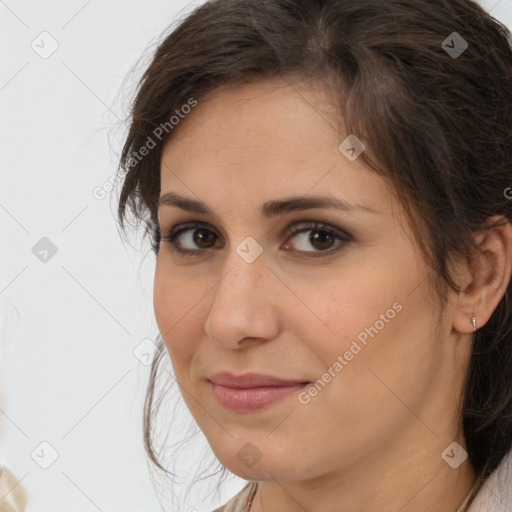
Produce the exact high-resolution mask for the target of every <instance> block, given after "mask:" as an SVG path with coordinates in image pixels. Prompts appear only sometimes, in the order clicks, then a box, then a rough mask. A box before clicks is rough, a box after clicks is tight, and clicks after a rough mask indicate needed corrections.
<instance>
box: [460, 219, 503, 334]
mask: <svg viewBox="0 0 512 512" xmlns="http://www.w3.org/2000/svg"><path fill="white" fill-rule="evenodd" d="M499 220H503V221H504V222H505V224H504V225H502V226H498V227H494V228H491V229H490V230H487V231H482V232H478V233H477V234H476V235H475V241H476V242H477V243H478V245H479V249H478V251H477V253H476V254H475V255H474V256H473V258H472V259H471V262H470V263H467V261H466V266H465V269H463V271H462V274H460V278H459V279H460V281H459V282H460V287H461V288H462V293H460V294H459V295H458V297H457V298H456V300H455V308H454V313H453V327H454V329H455V330H457V331H459V332H461V333H472V332H473V331H474V329H473V323H472V318H473V315H474V316H475V319H476V328H477V329H479V328H480V327H482V326H484V325H485V324H486V323H487V321H488V320H489V318H490V317H491V315H492V313H493V312H494V310H495V309H496V307H497V306H498V304H499V302H500V300H501V299H502V297H503V295H504V294H505V292H506V290H507V287H508V284H509V282H510V276H511V274H512V225H511V224H510V222H508V221H507V219H506V218H505V217H503V216H496V217H492V218H490V219H489V223H494V222H496V221H499Z"/></svg>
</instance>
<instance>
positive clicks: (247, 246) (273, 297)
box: [154, 79, 467, 481]
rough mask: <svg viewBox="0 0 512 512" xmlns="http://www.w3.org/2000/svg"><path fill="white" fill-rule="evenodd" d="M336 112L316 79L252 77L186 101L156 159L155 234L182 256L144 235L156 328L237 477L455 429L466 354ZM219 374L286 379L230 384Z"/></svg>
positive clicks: (383, 452)
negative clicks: (150, 251) (151, 266)
mask: <svg viewBox="0 0 512 512" xmlns="http://www.w3.org/2000/svg"><path fill="white" fill-rule="evenodd" d="M338 124H339V123H337V122H336V109H335V108H334V105H333V104H332V103H331V102H330V101H329V98H328V96H327V95H326V94H325V93H324V91H323V89H322V88H321V87H320V86H319V84H318V83H313V82H310V83H309V84H307V83H294V84H293V86H290V85H289V84H288V83H287V82H285V81H283V80H280V79H275V80H266V81H261V82H258V83H255V84H250V85H244V86H237V87H231V88H226V89H224V90H223V91H221V92H217V93H216V94H214V95H211V96H210V97H209V98H208V99H207V100H203V101H200V102H199V103H198V105H197V106H196V107H195V108H194V109H193V110H192V112H191V113H190V114H188V116H187V117H186V118H185V119H184V120H182V121H181V124H180V126H179V131H177V132H176V134H175V135H174V136H173V138H172V139H171V140H170V141H169V142H168V143H167V145H166V147H165V148H164V152H163V155H162V167H161V199H162V201H161V205H160V207H159V212H158V215H159V222H160V227H161V231H162V236H165V235H168V234H169V233H170V232H171V230H172V229H173V228H175V227H177V226H181V229H183V231H181V233H180V234H179V235H178V236H177V237H176V238H175V240H174V241H175V243H176V244H177V245H178V247H179V248H182V249H186V250H189V251H191V252H190V253H188V254H181V253H178V252H176V251H175V249H174V246H173V245H172V244H171V243H170V242H169V241H162V243H161V245H160V251H159V254H158V259H157V265H156V274H155V287H154V307H155V314H156V319H157V322H158V327H159V330H160V333H161V334H162V336H163V339H164V341H165V344H166V346H167V349H168V351H169V354H170V357H171V360H172V364H173V367H174V371H175V375H176V379H177V381H178V382H179V385H180V388H181V391H182V393H183V397H184V399H185V401H186V403H187V406H188V407H189V409H190V411H191V413H192V415H193V416H194V418H195V420H196V421H197V423H198V425H199V427H200V428H201V430H202V431H203V432H204V434H205V436H206V437H207V439H208V441H209V443H210V444H211V446H212V448H213V450H214V452H215V454H216V455H217V457H218V458H219V460H220V461H221V462H222V463H223V464H224V465H225V466H226V467H227V468H228V469H230V470H231V471H232V472H234V473H236V474H237V475H239V476H241V477H242V478H245V479H247V480H270V479H277V480H282V481H291V480H306V479H315V478H319V477H322V476H326V475H334V474H337V473H339V474H347V472H350V471H352V472H354V473H357V472H360V471H362V470H365V471H370V470H371V468H372V467H381V466H379V461H386V463H388V464H389V463H390V461H393V464H394V465H395V467H396V466H399V465H400V464H403V466H404V468H405V467H406V465H407V461H408V454H411V453H416V454H417V453H418V450H420V451H424V452H425V453H427V452H428V453H430V452H433V453H436V454H438V455H439V457H437V458H438V459H439V460H438V461H437V460H436V464H437V463H438V462H439V463H440V464H443V462H442V460H441V457H440V454H441V452H442V450H443V449H444V448H445V447H446V446H448V445H449V444H450V443H451V442H452V441H454V440H455V436H456V429H454V425H456V421H457V419H456V414H455V411H456V408H457V404H458V401H457V400H458V393H459V391H460V385H461V381H462V378H461V373H460V372H459V371H454V369H457V368H458V367H459V366H458V365H459V362H460V366H461V367H462V365H463V362H464V358H465V357H467V353H466V352H462V353H458V352H457V351H460V350H463V349H461V348H457V347H460V345H461V344H456V343H454V342H453V338H454V337H455V334H454V331H453V329H452V323H451V321H450V311H451V306H450V302H449V303H448V306H447V309H446V313H445V315H444V316H443V319H442V321H441V324H440V325H439V326H437V325H436V322H437V320H438V311H439V310H438V305H437V304H436V303H435V302H434V301H433V299H432V295H431V294H430V293H429V288H428V280H429V278H430V277H431V276H432V273H431V271H430V269H429V267H427V265H426V264H425V263H424V261H423V259H422V257H421V254H420V251H419V249H418V248H417V245H416V243H415V242H414V241H413V240H414V239H413V236H412V233H411V230H410V228H409V227H408V225H407V223H406V222H405V220H404V217H403V215H402V213H403V210H402V208H401V207H400V206H399V204H398V202H397V201H396V200H395V198H394V197H393V195H392V194H391V193H390V191H389V190H388V188H387V186H386V184H385V182H384V181H383V179H382V178H381V177H379V176H378V175H377V174H375V173H373V172H371V171H370V170H368V169H367V168H365V167H364V166H363V164H362V162H361V159H360V158H355V159H354V157H355V156H357V151H356V152H354V151H351V150H350V143H349V142H347V143H346V144H347V146H343V148H344V152H342V151H341V150H340V149H339V145H340V143H341V142H342V141H343V140H344V139H345V138H346V137H347V136H348V135H349V134H348V133H343V132H342V130H341V129H339V127H338ZM356 135H357V134H356ZM368 149H370V148H367V150H368ZM356 150H357V148H356ZM349 157H350V158H349ZM171 193H172V194H176V195H179V196H182V197H183V198H186V200H187V201H189V202H187V203H185V202H181V206H182V207H179V206H176V204H175V203H176V202H175V201H173V200H172V197H171V196H170V195H168V194H171ZM174 197H175V196H174ZM316 201H318V203H317V204H316V206H315V205H314V204H313V203H314V202H316ZM324 201H325V202H327V201H330V202H331V203H334V202H338V203H339V204H341V203H342V202H343V203H344V204H346V205H347V206H346V208H344V207H343V208H342V207H339V208H335V207H333V206H329V205H328V204H327V205H320V202H324ZM191 202H194V204H196V202H198V203H201V205H202V206H201V209H202V210H203V211H199V210H201V209H197V208H196V210H198V211H192V209H191V208H189V207H190V206H191V204H192V203H191ZM187 205H188V207H187ZM196 206H197V204H196ZM313 206H315V207H313ZM206 209H209V210H210V211H211V213H208V212H207V211H206ZM185 223H187V224H188V223H193V224H196V225H197V226H195V227H190V225H187V226H185ZM315 223H319V224H320V226H317V227H316V228H315ZM185 228H186V229H185ZM294 230H295V231H296V232H295V233H293V231H294ZM436 327H438V330H436ZM464 350H466V349H464ZM219 372H228V373H230V374H232V375H233V376H235V377H239V376H245V375H247V374H264V375H265V376H267V377H268V376H271V377H274V378H276V379H282V380H285V381H290V382H291V383H295V384H290V385H288V386H279V387H278V386H276V385H275V383H274V385H270V384H272V382H267V381H265V379H263V380H262V381H257V380H253V381H251V382H248V381H239V382H238V386H239V389H238V390H237V389H234V388H233V387H232V386H236V384H231V385H230V386H221V385H219V384H215V385H214V384H212V382H211V379H214V380H216V378H215V377H214V376H215V374H218V373H219ZM217 380H218V379H217ZM304 383H309V384H304ZM228 384H229V383H228ZM264 384H267V386H264ZM281 384H282V383H281ZM250 386H253V387H252V390H250V389H245V390H244V389H241V388H248V387H250ZM254 386H256V387H254ZM447 390H450V391H451V392H450V393H447ZM397 453H402V454H404V458H403V459H401V458H396V457H395V454H397ZM394 457H395V458H394Z"/></svg>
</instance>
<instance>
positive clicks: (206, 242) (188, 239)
mask: <svg viewBox="0 0 512 512" xmlns="http://www.w3.org/2000/svg"><path fill="white" fill-rule="evenodd" d="M161 240H162V241H164V242H167V243H169V244H171V245H172V247H173V249H174V251H175V252H176V253H178V254H190V255H192V254H195V255H198V254H199V253H201V252H204V251H205V250H208V249H211V248H212V247H214V245H215V242H216V241H217V240H220V239H219V237H218V236H217V234H216V233H215V232H214V231H212V230H211V229H208V228H206V227H205V226H204V225H202V224H194V223H192V224H181V225H180V226H179V227H178V228H177V229H172V230H171V232H170V233H169V234H167V235H163V236H161ZM187 246H188V247H187ZM194 247H195V248H194ZM220 247H223V245H221V246H220Z"/></svg>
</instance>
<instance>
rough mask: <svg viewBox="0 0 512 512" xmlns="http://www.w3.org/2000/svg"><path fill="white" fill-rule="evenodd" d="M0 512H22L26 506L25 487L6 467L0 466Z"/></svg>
mask: <svg viewBox="0 0 512 512" xmlns="http://www.w3.org/2000/svg"><path fill="white" fill-rule="evenodd" d="M22 480H23V478H22ZM0 496H3V498H2V499H1V503H0V511H5V512H23V511H24V510H25V507H26V506H27V501H28V496H27V492H26V490H25V487H23V485H22V484H21V480H18V478H16V476H15V475H14V474H13V473H12V472H11V471H10V470H9V469H7V468H6V467H1V466H0Z"/></svg>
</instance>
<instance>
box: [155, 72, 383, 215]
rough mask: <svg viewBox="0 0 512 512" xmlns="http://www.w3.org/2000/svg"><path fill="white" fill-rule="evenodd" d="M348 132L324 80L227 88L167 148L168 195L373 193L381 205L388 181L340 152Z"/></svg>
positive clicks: (356, 198) (355, 197) (359, 196)
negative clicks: (384, 181) (321, 81)
mask: <svg viewBox="0 0 512 512" xmlns="http://www.w3.org/2000/svg"><path fill="white" fill-rule="evenodd" d="M347 135H348V134H347V133H346V132H344V128H343V124H342V119H341V117H340V115H339V112H338V108H337V106H336V104H335V103H334V102H333V100H332V98H331V97H330V96H329V94H328V93H327V91H326V89H325V87H324V86H323V85H322V84H321V83H320V82H318V81H295V82H291V81H287V80H284V79H282V78H277V79H271V80H270V79H269V80H265V81H261V82H256V83H251V84H245V85H241V86H231V87H225V88H223V89H221V90H217V91H214V92H213V93H211V94H210V95H208V96H207V97H206V98H204V99H201V100H200V101H198V105H197V106H196V107H195V108H194V109H193V110H192V112H191V113H190V114H188V115H187V116H186V117H185V119H184V120H182V121H181V123H180V126H179V130H177V131H176V133H174V134H173V136H172V137H171V139H170V140H169V141H168V142H167V144H166V146H165V147H164V151H163V154H162V166H161V188H162V193H164V192H165V191H169V190H176V191H181V192H182V193H187V195H189V196H190V194H191V192H192V193H193V194H198V195H200V196H203V197H204V195H205V193H207V194H208V197H212V198H214V197H219V198H223V199H225V200H228V201H229V200H231V201H233V200H234V199H236V198H240V199H242V198H243V199H244V200H250V199H251V198H252V199H255V198H258V201H259V202H260V203H261V202H263V201H265V200H268V199H269V194H270V195H272V194H274V195H287V196H290V195H296V196H298V195H305V194H307V193H309V192H314V193H315V194H316V193H333V194H334V193H336V192H340V193H341V194H342V197H343V198H344V199H346V200H349V201H353V202H361V200H363V199H364V198H365V197H366V198H368V197H369V196H374V198H373V199H372V201H373V204H374V205H375V204H377V206H378V203H382V200H383V190H382V188H383V186H384V183H383V182H382V179H381V178H380V177H379V176H378V175H376V174H375V173H374V172H372V171H370V170H368V169H367V168H366V167H365V166H364V165H363V164H362V162H361V161H358V160H355V161H349V160H348V159H347V158H346V157H345V156H344V155H343V154H342V153H341V152H340V150H339V148H338V146H339V144H340V143H341V142H342V140H344V139H345V138H346V137H347ZM313 189H314V190H313ZM278 191H279V192H278ZM281 192H283V193H281ZM284 192H286V194H284ZM381 206H382V204H381Z"/></svg>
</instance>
